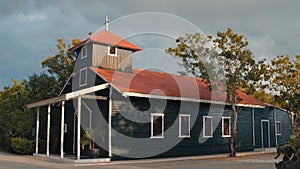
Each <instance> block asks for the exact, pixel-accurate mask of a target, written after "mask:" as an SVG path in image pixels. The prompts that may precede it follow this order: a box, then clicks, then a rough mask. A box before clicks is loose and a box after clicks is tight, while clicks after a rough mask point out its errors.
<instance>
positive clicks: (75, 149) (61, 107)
mask: <svg viewBox="0 0 300 169" xmlns="http://www.w3.org/2000/svg"><path fill="white" fill-rule="evenodd" d="M102 90H108V91H109V95H107V96H100V95H96V93H97V92H98V91H102ZM110 96H111V87H110V85H109V84H108V83H105V84H101V85H97V86H93V87H90V88H85V89H82V90H77V91H72V92H70V93H67V94H63V95H61V96H58V97H54V98H50V99H45V100H41V101H38V102H34V103H30V104H27V105H25V106H26V107H27V108H36V131H35V136H36V145H35V153H34V154H33V155H34V156H37V157H44V158H49V159H55V160H59V161H64V162H74V163H84V162H109V161H110V158H111V110H112V109H111V107H112V99H111V97H110ZM91 101H94V102H96V103H97V104H96V105H97V106H98V108H99V107H101V106H102V105H104V106H102V107H104V108H99V111H95V110H94V109H93V108H89V106H88V104H89V102H91ZM106 107H107V108H106ZM96 110H98V109H96ZM95 116H97V117H100V116H104V117H102V118H103V119H104V120H105V121H107V124H106V123H104V124H101V126H102V127H99V126H97V128H96V127H94V124H95V123H96V122H95ZM41 120H42V121H41ZM82 122H85V123H86V124H88V125H87V126H86V125H85V126H83V125H82ZM59 123H60V124H59ZM98 123H99V122H98ZM101 123H102V122H101ZM103 126H105V127H103ZM92 128H93V129H94V130H95V129H97V130H102V133H104V134H102V140H103V143H105V144H102V143H100V144H101V145H98V143H97V142H95V143H97V144H95V145H96V147H97V148H99V149H100V151H101V153H100V154H101V155H99V156H97V157H93V158H91V157H89V156H88V154H87V151H86V150H85V149H86V148H90V147H91V143H90V144H89V145H87V146H85V147H83V146H82V144H81V140H82V139H83V135H84V134H86V133H87V132H88V130H92ZM91 139H93V138H91ZM91 141H94V140H91ZM103 145H105V146H103ZM43 146H44V148H41V147H43Z"/></svg>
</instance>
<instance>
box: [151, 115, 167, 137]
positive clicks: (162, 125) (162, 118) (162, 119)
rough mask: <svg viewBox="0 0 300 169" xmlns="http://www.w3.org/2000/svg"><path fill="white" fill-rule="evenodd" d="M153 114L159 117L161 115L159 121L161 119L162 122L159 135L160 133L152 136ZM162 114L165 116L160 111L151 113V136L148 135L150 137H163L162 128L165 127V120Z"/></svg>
mask: <svg viewBox="0 0 300 169" xmlns="http://www.w3.org/2000/svg"><path fill="white" fill-rule="evenodd" d="M154 116H160V117H161V121H162V122H161V123H162V124H161V135H160V136H154V135H153V134H154V133H153V125H154V124H153V121H154ZM164 116H165V115H164V114H162V113H151V137H150V138H164V128H165V127H164V125H165V124H164V123H165V122H164V121H165V120H164Z"/></svg>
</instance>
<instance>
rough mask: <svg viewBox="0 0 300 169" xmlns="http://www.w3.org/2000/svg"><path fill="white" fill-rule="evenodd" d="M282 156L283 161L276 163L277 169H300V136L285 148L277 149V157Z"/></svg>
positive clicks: (291, 140) (294, 138) (284, 146)
mask: <svg viewBox="0 0 300 169" xmlns="http://www.w3.org/2000/svg"><path fill="white" fill-rule="evenodd" d="M281 155H283V157H282V161H280V162H279V163H275V166H276V168H277V169H299V168H300V136H297V137H293V138H291V139H290V141H289V142H288V143H287V144H286V145H283V146H280V147H277V156H276V157H275V159H277V158H279V157H280V156H281Z"/></svg>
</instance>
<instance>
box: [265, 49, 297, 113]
mask: <svg viewBox="0 0 300 169" xmlns="http://www.w3.org/2000/svg"><path fill="white" fill-rule="evenodd" d="M271 66H272V69H271V71H270V74H272V75H273V78H272V79H271V80H272V83H271V84H272V85H270V90H272V91H274V92H277V95H276V97H275V102H276V104H277V106H280V107H282V108H284V109H286V110H289V111H292V112H295V113H298V114H299V113H300V55H298V56H296V58H295V59H294V60H293V59H291V58H290V56H288V55H281V56H277V58H275V59H273V60H272V65H271Z"/></svg>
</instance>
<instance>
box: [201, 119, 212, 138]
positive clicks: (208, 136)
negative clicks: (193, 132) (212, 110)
mask: <svg viewBox="0 0 300 169" xmlns="http://www.w3.org/2000/svg"><path fill="white" fill-rule="evenodd" d="M205 119H211V126H210V129H211V131H210V135H207V134H208V133H205ZM202 129H203V132H202V133H203V136H202V137H203V138H213V117H212V116H203V128H202Z"/></svg>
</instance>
